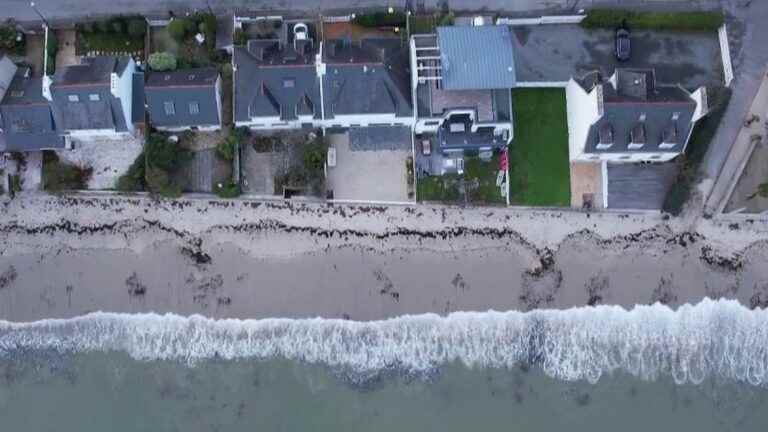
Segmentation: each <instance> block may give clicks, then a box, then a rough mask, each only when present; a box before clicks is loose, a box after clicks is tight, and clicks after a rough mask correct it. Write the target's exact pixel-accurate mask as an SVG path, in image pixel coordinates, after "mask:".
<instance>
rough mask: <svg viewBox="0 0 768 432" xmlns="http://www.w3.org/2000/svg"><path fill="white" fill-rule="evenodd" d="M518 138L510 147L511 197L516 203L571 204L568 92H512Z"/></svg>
mask: <svg viewBox="0 0 768 432" xmlns="http://www.w3.org/2000/svg"><path fill="white" fill-rule="evenodd" d="M512 106H513V116H514V125H515V130H514V140H513V141H512V144H510V146H509V163H510V166H509V170H510V173H509V176H510V184H509V185H510V199H511V203H512V204H514V205H530V206H548V207H568V206H570V204H571V184H570V166H569V162H568V125H567V123H566V110H565V91H564V90H561V89H516V90H513V91H512Z"/></svg>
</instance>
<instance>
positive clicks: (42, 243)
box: [0, 195, 768, 321]
mask: <svg viewBox="0 0 768 432" xmlns="http://www.w3.org/2000/svg"><path fill="white" fill-rule="evenodd" d="M21 221H24V222H23V223H22V222H21ZM676 224H677V225H676ZM681 226H682V221H680V220H672V221H665V220H664V218H663V217H662V216H661V215H653V214H621V213H597V214H586V213H579V212H568V211H545V210H542V211H538V210H531V211H521V210H515V209H498V208H470V209H461V208H454V207H438V206H418V207H383V206H359V205H355V206H352V205H349V206H339V205H336V206H328V205H321V204H298V205H297V204H293V203H279V204H276V203H256V202H249V201H245V202H217V201H206V200H180V201H175V202H159V203H158V202H154V201H151V200H149V199H143V198H122V197H109V198H94V197H89V198H80V197H69V198H57V197H51V196H44V195H33V196H23V197H21V198H20V199H17V200H16V201H12V202H6V203H5V204H4V205H3V206H2V207H1V208H0V246H2V253H1V254H0V319H2V320H10V321H34V320H38V319H42V318H66V317H73V316H77V315H82V314H84V313H88V312H92V311H98V310H101V311H105V312H128V313H137V312H157V313H166V312H172V313H178V314H181V315H191V314H202V315H205V316H210V317H214V318H225V317H232V318H267V317H286V318H302V317H326V318H346V319H353V320H362V321H369V320H377V319H384V318H390V317H395V316H400V315H403V314H419V313H426V312H435V313H438V314H441V315H445V314H447V313H450V312H453V311H460V310H467V311H485V310H489V309H494V310H522V311H526V310H532V309H537V308H555V309H565V308H570V307H575V306H583V305H597V304H617V305H621V306H624V307H631V306H632V305H634V304H649V303H653V302H655V301H660V302H662V303H665V304H668V305H670V306H672V307H676V306H678V305H680V304H683V303H689V302H690V303H697V302H698V301H699V300H701V299H702V298H704V297H711V298H720V297H725V298H734V299H737V300H739V301H740V302H741V303H742V304H744V305H746V306H748V307H765V306H768V268H767V269H763V268H761V267H768V266H764V265H761V264H763V263H765V262H766V261H768V241H767V240H768V229H767V228H768V223H765V222H762V221H759V220H753V221H751V222H747V221H746V220H745V221H744V222H742V223H741V224H739V226H738V227H736V226H734V223H733V222H729V221H728V220H722V221H719V220H712V219H710V220H706V219H701V220H699V221H697V224H696V225H695V228H696V230H695V231H689V230H684V229H682V227H681Z"/></svg>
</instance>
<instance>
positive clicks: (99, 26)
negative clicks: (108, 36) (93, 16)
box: [93, 21, 112, 33]
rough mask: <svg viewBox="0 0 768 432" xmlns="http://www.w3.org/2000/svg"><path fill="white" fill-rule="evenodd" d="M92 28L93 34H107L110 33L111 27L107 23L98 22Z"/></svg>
mask: <svg viewBox="0 0 768 432" xmlns="http://www.w3.org/2000/svg"><path fill="white" fill-rule="evenodd" d="M93 28H94V30H95V32H100V33H109V32H110V31H112V26H111V25H110V23H109V21H98V22H96V24H94V27H93Z"/></svg>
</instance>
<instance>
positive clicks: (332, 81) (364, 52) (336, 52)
mask: <svg viewBox="0 0 768 432" xmlns="http://www.w3.org/2000/svg"><path fill="white" fill-rule="evenodd" d="M323 55H324V59H323V60H324V62H326V63H327V66H326V74H325V76H324V79H323V99H324V103H325V116H326V118H333V117H334V116H335V115H344V114H388V113H393V114H396V115H397V116H398V117H408V116H410V115H411V114H412V113H413V110H412V108H411V99H410V71H409V67H408V47H407V46H403V45H402V44H401V43H400V40H399V39H391V38H390V39H364V40H363V41H361V42H355V43H350V42H343V41H329V42H328V43H327V44H326V47H325V49H324V52H323Z"/></svg>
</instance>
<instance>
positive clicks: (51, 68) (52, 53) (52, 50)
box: [45, 31, 59, 75]
mask: <svg viewBox="0 0 768 432" xmlns="http://www.w3.org/2000/svg"><path fill="white" fill-rule="evenodd" d="M58 51H59V41H58V40H57V39H56V35H55V34H54V33H53V31H49V32H48V50H47V52H46V53H45V56H46V61H47V64H46V70H45V73H46V74H48V75H53V73H54V72H56V53H57V52H58Z"/></svg>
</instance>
